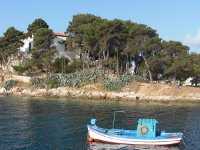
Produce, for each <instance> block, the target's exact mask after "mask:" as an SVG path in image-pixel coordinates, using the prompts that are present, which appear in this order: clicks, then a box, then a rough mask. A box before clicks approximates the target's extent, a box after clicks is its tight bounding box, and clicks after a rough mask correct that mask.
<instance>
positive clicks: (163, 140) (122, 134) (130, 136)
mask: <svg viewBox="0 0 200 150" xmlns="http://www.w3.org/2000/svg"><path fill="white" fill-rule="evenodd" d="M118 112H119V111H118ZM114 125H115V113H114V119H113V128H112V129H105V128H100V127H98V126H97V125H96V119H91V121H90V124H88V125H87V128H88V140H89V141H90V142H92V141H93V142H104V143H112V144H131V145H162V146H163V145H177V144H180V142H181V140H182V136H183V133H181V132H177V133H167V132H165V131H160V130H159V128H158V121H157V120H155V119H139V120H138V124H137V129H136V130H124V129H115V128H114Z"/></svg>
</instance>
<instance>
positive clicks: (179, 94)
mask: <svg viewBox="0 0 200 150" xmlns="http://www.w3.org/2000/svg"><path fill="white" fill-rule="evenodd" d="M0 95H3V96H5V95H9V96H20V97H73V98H88V99H105V100H110V99H114V100H133V101H144V100H146V101H163V102H166V101H197V102H200V88H193V87H181V88H180V87H174V86H169V85H160V84H150V83H134V86H128V87H125V88H124V89H122V90H121V91H115V92H114V91H112V92H111V91H105V90H99V89H97V88H96V85H92V86H90V87H89V88H88V87H87V88H69V87H59V88H54V89H34V88H24V87H17V86H16V87H13V88H12V89H11V90H9V91H6V90H5V89H4V88H1V89H0Z"/></svg>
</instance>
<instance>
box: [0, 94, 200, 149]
mask: <svg viewBox="0 0 200 150" xmlns="http://www.w3.org/2000/svg"><path fill="white" fill-rule="evenodd" d="M115 110H125V111H126V114H118V115H117V120H116V127H119V128H128V129H131V128H135V127H136V126H135V125H134V124H135V123H136V120H137V119H138V118H140V117H148V118H149V117H150V118H156V119H158V120H159V121H160V125H161V128H162V129H164V130H166V131H170V132H175V131H181V132H183V133H184V142H185V144H182V145H181V146H180V147H168V148H167V149H168V150H169V149H187V150H190V149H191V150H200V130H199V128H200V104H198V103H196V104H189V103H188V104H181V103H179V104H178V105H176V106H174V104H164V103H163V104H159V103H154V104H152V103H151V104H150V103H134V102H116V101H110V102H108V101H103V100H102V101H101V100H100V101H94V100H70V99H56V98H51V99H49V98H46V99H45V98H43V99H35V98H34V99H30V98H23V99H22V98H14V97H1V98H0V150H15V149H17V150H21V149H22V150H29V149H30V150H65V149H66V150H85V149H91V150H92V149H99V150H100V149H122V148H119V145H114V146H113V145H110V146H109V145H104V144H100V145H99V144H97V145H95V144H90V145H88V144H87V142H86V136H87V129H86V124H87V123H88V122H89V120H90V118H92V117H95V118H97V120H98V124H99V125H100V126H102V127H107V128H109V127H112V116H113V111H115ZM111 147H112V148H111ZM129 148H130V146H128V147H127V146H123V149H129ZM130 149H131V148H130ZM132 149H133V147H132ZM135 149H140V148H135ZM141 149H161V148H157V147H156V148H155V147H154V148H141ZM164 149H165V148H164Z"/></svg>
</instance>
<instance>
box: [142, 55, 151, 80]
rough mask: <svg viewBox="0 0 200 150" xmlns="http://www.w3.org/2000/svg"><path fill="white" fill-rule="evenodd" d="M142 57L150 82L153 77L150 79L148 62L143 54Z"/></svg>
mask: <svg viewBox="0 0 200 150" xmlns="http://www.w3.org/2000/svg"><path fill="white" fill-rule="evenodd" d="M142 57H143V59H144V63H145V66H146V67H147V71H148V74H149V79H150V81H151V82H152V81H153V79H152V74H151V71H150V68H149V64H148V62H147V60H146V58H145V57H144V55H143V56H142Z"/></svg>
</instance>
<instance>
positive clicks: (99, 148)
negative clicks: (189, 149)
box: [88, 142, 183, 150]
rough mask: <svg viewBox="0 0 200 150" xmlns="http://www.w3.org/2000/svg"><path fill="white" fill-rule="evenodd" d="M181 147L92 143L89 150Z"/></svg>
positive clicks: (169, 149)
mask: <svg viewBox="0 0 200 150" xmlns="http://www.w3.org/2000/svg"><path fill="white" fill-rule="evenodd" d="M182 149H183V148H181V147H180V146H152V145H144V146H143V145H124V144H105V143H99V142H98V143H97V142H90V143H89V144H88V150H182Z"/></svg>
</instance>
